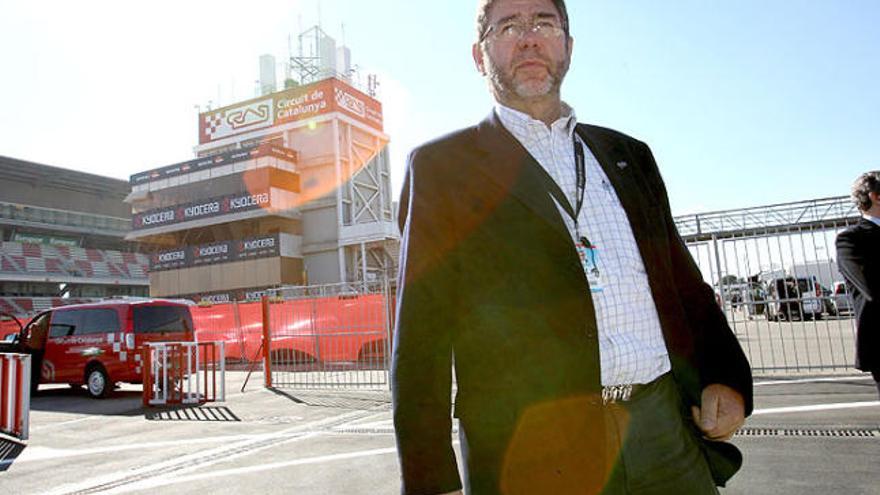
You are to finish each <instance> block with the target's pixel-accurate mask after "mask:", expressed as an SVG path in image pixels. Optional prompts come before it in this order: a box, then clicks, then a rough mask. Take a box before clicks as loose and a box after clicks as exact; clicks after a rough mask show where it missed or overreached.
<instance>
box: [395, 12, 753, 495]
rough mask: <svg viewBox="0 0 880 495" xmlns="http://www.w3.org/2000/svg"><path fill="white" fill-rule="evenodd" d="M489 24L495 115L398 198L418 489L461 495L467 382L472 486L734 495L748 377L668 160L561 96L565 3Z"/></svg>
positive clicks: (409, 449)
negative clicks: (580, 115) (676, 211)
mask: <svg viewBox="0 0 880 495" xmlns="http://www.w3.org/2000/svg"><path fill="white" fill-rule="evenodd" d="M477 25H478V41H477V43H475V44H474V47H473V56H474V61H475V63H476V66H477V68H478V70H480V72H481V73H482V74H484V75H485V76H486V78H487V80H488V82H489V88H490V90H491V92H492V94H493V96H494V97H495V100H496V102H497V105H496V107H495V109H494V110H493V112H492V113H491V114H490V115H489V117H487V118H486V119H485V120H484V121H483V122H481V123H480V124H479V125H477V126H474V127H470V128H467V129H463V130H460V131H457V132H454V133H452V134H449V135H447V136H444V137H441V138H439V139H437V140H435V141H432V142H430V143H427V144H425V145H423V146H420V147H418V148H416V149H415V150H414V151H413V152H412V153H411V155H410V157H409V164H408V170H407V176H406V179H405V183H404V189H403V192H402V194H401V201H400V205H401V206H400V218H399V221H400V226H401V231H402V233H403V235H402V246H401V258H400V276H399V284H398V287H399V294H398V306H397V311H398V314H397V328H396V333H395V342H394V354H393V368H392V382H393V389H392V391H393V401H394V424H395V431H396V435H397V445H398V452H399V456H400V464H401V471H402V482H403V484H402V492H403V493H406V494H440V493H459V490H460V489H461V487H462V482H461V480H460V478H459V476H460V473H459V466H458V463H457V461H456V457H455V453H454V450H453V445H452V439H451V432H452V418H451V417H450V415H451V414H450V413H451V411H450V410H451V392H452V389H453V388H456V387H454V385H457V391H456V394H455V410H454V416H455V417H457V418H458V419H459V441H460V446H461V457H462V462H463V466H462V468H463V469H462V470H461V471H462V472H461V475H463V479H464V480H463V481H464V483H463V484H464V487H465V491H466V492H468V493H472V494H476V495H483V494H495V493H504V494H520V493H522V494H543V493H555V494H581V493H600V492H601V493H607V494H617V493H677V494H689V493H694V494H697V493H700V494H701V493H717V490H716V488H715V485H716V484H721V485H723V483H724V482H725V481H726V480H727V479H728V478H729V477H730V476H731V475H732V474H733V473H734V472H736V470H737V469H738V468H739V465H740V464H741V462H742V458H741V455H740V454H739V452H738V451H737V450H736V448H735V447H733V446H732V445H730V444H727V443H725V442H724V440H726V439H729V438H730V436H731V435H733V433H734V432H735V430H736V429H737V428H738V427H739V426H740V425H741V424H742V422H743V420H744V417H745V416H746V415H748V414H749V413H750V412H751V409H752V381H751V371H750V368H749V365H748V362H747V360H746V358H745V356H744V354H743V352H742V349H741V348H740V346H739V344H738V342H737V341H736V338H735V337H734V335H733V333H732V332H731V330H730V328H729V326H728V325H727V322H726V319H725V317H724V315H723V314H722V313H721V311H720V309H719V308H718V306H717V305H716V304H715V299H714V293H713V291H712V290H711V288H710V287H709V286H707V285H706V284H705V283H704V282H703V280H702V276H701V273H700V271H699V269H698V267H697V266H696V265H695V263H694V262H693V259H692V258H691V256H690V254H689V252H688V250H687V247H686V246H685V245H684V243H683V242H682V240H681V238H680V237H679V235H678V233H677V231H676V228H675V224H674V222H673V219H672V215H671V213H670V209H669V202H668V199H667V196H666V190H665V187H664V185H663V182H662V180H661V178H660V174H659V171H658V170H657V166H656V164H655V162H654V159H653V157H652V155H651V151H650V150H649V149H648V147H647V146H646V145H645V144H644V143H642V142H640V141H637V140H635V139H633V138H630V137H628V136H625V135H623V134H620V133H618V132H615V131H612V130H609V129H603V128H600V127H595V126H590V125H584V124H577V122H576V119H575V117H574V112H573V110H572V109H571V108H570V107H568V105H566V104H565V103H563V102H562V100H561V98H560V85H561V83H562V80H563V78H564V76H565V73H566V72H567V70H568V65H569V61H570V58H571V50H572V45H573V40H572V39H571V37H570V36H569V30H568V15H567V12H566V8H565V3H564V1H563V0H481V1H480V3H479V9H478V16H477ZM453 363H454V370H455V380H454V381H453V374H452V370H453ZM692 415H693V417H691V416H692Z"/></svg>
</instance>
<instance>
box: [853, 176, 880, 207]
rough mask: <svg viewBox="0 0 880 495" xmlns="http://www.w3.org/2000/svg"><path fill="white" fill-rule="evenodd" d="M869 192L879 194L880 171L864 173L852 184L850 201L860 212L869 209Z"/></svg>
mask: <svg viewBox="0 0 880 495" xmlns="http://www.w3.org/2000/svg"><path fill="white" fill-rule="evenodd" d="M871 192H873V193H877V194H880V170H873V171H871V172H865V173H863V174H862V175H860V176H859V178H858V179H856V181H855V182H853V185H852V199H853V201H854V202H855V203H856V206H857V207H858V208H859V210H860V211H868V210H870V209H871V197H870V196H868V193H871Z"/></svg>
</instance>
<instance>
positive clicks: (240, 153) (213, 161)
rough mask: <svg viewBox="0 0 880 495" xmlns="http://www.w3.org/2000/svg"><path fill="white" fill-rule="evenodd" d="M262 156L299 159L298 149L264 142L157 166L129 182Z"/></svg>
mask: <svg viewBox="0 0 880 495" xmlns="http://www.w3.org/2000/svg"><path fill="white" fill-rule="evenodd" d="M262 156H274V157H275V158H280V159H282V160H286V161H289V162H296V161H297V159H298V155H297V153H296V151H294V150H292V149H290V148H285V147H283V146H278V145H275V144H267V143H264V144H260V145H256V146H250V147H247V148H241V149H237V150H232V151H227V152H226V153H219V154H217V155H212V156H208V157H204V158H196V159H195V160H189V161H186V162H183V163H176V164H174V165H169V166H167V167H162V168H157V169H155V170H149V171H147V172H141V173H139V174H135V175H132V176H131V177H130V178H129V184H131V185H136V184H141V183H143V182H150V181H154V180H161V179H167V178H169V177H177V176H179V175H184V174H189V173H192V172H200V171H202V170H208V169H211V168H214V167H219V166H221V165H229V164H230V163H237V162H243V161H245V160H253V159H254V158H260V157H262Z"/></svg>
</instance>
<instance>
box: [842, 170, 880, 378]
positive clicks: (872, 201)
mask: <svg viewBox="0 0 880 495" xmlns="http://www.w3.org/2000/svg"><path fill="white" fill-rule="evenodd" d="M852 197H853V200H854V201H855V203H856V206H857V207H858V209H859V211H860V212H861V214H862V218H861V219H860V220H859V223H857V224H856V225H854V226H852V227H850V228H848V229H846V230H844V231H843V232H841V233H840V234H839V235H838V236H837V266H838V267H839V268H840V273H842V274H843V277H844V278H845V279H846V286H847V292H848V293H850V294H852V298H853V304H854V306H855V313H856V327H857V332H856V368H858V369H860V370H862V371H868V372H870V373H871V374H872V375H873V377H874V381H875V382H876V383H877V391H878V393H880V301H878V299H877V298H878V297H880V170H875V171H873V172H866V173H864V174H862V175H860V176H859V178H858V179H856V181H855V183H854V184H853V188H852Z"/></svg>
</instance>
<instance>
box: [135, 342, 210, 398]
mask: <svg viewBox="0 0 880 495" xmlns="http://www.w3.org/2000/svg"><path fill="white" fill-rule="evenodd" d="M218 351H219V355H218ZM143 361H144V368H143V369H144V395H143V402H144V406H157V405H170V404H204V403H206V402H223V401H225V400H226V353H225V348H224V343H223V342H155V343H149V344H147V347H145V348H144V350H143Z"/></svg>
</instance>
